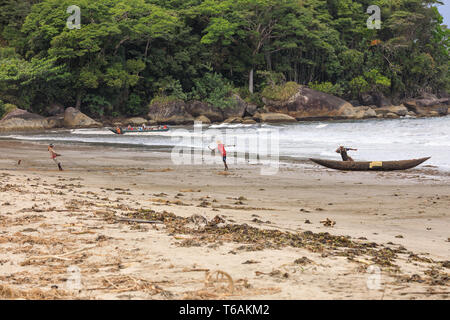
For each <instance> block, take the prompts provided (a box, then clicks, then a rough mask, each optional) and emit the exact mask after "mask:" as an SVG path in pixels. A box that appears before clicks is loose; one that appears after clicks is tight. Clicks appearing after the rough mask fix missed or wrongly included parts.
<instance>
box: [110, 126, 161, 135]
mask: <svg viewBox="0 0 450 320" xmlns="http://www.w3.org/2000/svg"><path fill="white" fill-rule="evenodd" d="M109 130H110V131H111V132H114V133H115V134H146V133H157V132H167V131H169V127H168V126H163V127H150V128H142V127H127V128H109Z"/></svg>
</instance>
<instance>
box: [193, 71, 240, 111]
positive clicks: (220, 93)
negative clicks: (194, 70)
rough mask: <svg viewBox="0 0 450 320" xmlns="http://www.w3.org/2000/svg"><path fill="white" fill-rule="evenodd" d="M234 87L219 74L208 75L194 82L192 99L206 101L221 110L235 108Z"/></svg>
mask: <svg viewBox="0 0 450 320" xmlns="http://www.w3.org/2000/svg"><path fill="white" fill-rule="evenodd" d="M233 89H234V88H233V85H232V84H231V83H230V82H228V81H227V80H226V79H224V78H223V77H222V76H221V75H220V74H218V73H206V74H205V76H204V77H202V78H199V79H195V80H194V88H193V89H192V92H191V94H190V97H191V99H193V100H201V101H206V102H208V103H210V104H212V105H213V106H216V107H219V108H221V109H226V108H229V107H233V106H234V105H235V104H236V102H235V101H234V100H233V99H232V97H231V95H232V93H233Z"/></svg>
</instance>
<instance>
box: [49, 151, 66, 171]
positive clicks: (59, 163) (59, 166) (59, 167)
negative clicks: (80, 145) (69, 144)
mask: <svg viewBox="0 0 450 320" xmlns="http://www.w3.org/2000/svg"><path fill="white" fill-rule="evenodd" d="M54 147H55V146H54V145H53V144H50V145H49V146H48V152H50V158H51V159H52V160H53V161H54V162H55V163H56V164H57V165H58V169H59V171H63V168H62V167H61V162H59V161H58V159H56V157H60V156H61V155H60V154H58V153H56V152H55V149H54Z"/></svg>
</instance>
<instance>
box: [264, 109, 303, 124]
mask: <svg viewBox="0 0 450 320" xmlns="http://www.w3.org/2000/svg"><path fill="white" fill-rule="evenodd" d="M259 118H260V120H261V122H269V123H279V122H297V120H296V119H295V118H294V117H291V116H290V115H287V114H283V113H275V112H269V113H260V114H259Z"/></svg>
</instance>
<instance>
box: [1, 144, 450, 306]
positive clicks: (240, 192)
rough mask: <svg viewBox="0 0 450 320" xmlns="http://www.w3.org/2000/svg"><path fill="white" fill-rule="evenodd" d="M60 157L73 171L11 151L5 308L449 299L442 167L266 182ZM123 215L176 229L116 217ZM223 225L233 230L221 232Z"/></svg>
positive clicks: (128, 161) (140, 162) (316, 172)
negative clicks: (18, 304) (12, 302)
mask: <svg viewBox="0 0 450 320" xmlns="http://www.w3.org/2000/svg"><path fill="white" fill-rule="evenodd" d="M57 151H58V152H59V153H62V154H63V157H62V158H61V161H62V163H63V167H64V168H65V169H66V171H64V172H59V171H57V170H55V169H56V166H55V164H54V163H53V162H52V161H51V160H50V159H49V156H48V153H47V150H46V146H45V145H43V144H31V143H21V142H12V141H2V142H0V152H1V155H2V156H1V158H0V298H38V299H44V298H49V299H55V298H63V299H75V298H81V299H448V298H449V296H450V292H449V291H450V287H449V272H448V271H449V267H450V266H449V261H448V260H450V242H449V241H450V239H449V237H450V216H449V213H450V212H449V211H450V177H449V176H448V175H444V174H440V173H438V172H436V171H435V170H434V169H432V168H427V167H425V168H423V167H422V169H416V170H409V171H406V172H393V173H368V172H362V173H344V172H337V171H332V170H326V169H323V168H319V167H318V166H313V165H309V166H308V165H306V166H292V165H286V166H284V165H283V166H282V167H281V168H280V171H279V172H278V174H276V175H274V176H263V175H260V174H259V172H260V171H259V170H260V167H259V166H257V165H242V166H240V167H239V168H236V167H235V166H233V165H232V164H230V168H231V170H230V172H229V174H227V175H225V174H223V172H222V171H221V170H222V167H221V166H220V165H218V166H210V165H193V166H176V165H174V164H172V162H171V161H170V155H169V154H167V153H166V154H165V153H156V152H147V151H145V152H144V151H139V150H126V149H118V148H106V147H89V146H75V145H73V146H69V145H66V146H57ZM19 159H21V160H22V163H21V164H20V165H18V164H17V161H18V160H19ZM150 209H151V210H154V212H150V211H145V210H150ZM143 212H147V214H148V215H147V216H144V214H143ZM149 212H150V214H149ZM171 213H173V214H174V215H171ZM193 215H199V216H201V217H196V218H192V219H191V220H190V221H188V220H183V219H182V217H186V218H187V217H192V216H193ZM125 216H126V217H128V218H130V217H133V218H138V219H145V218H148V217H165V218H166V219H165V220H164V223H162V221H158V222H160V223H158V224H146V223H129V222H120V221H117V218H119V217H125ZM216 216H219V217H220V218H222V219H223V220H224V221H225V222H223V221H218V222H219V224H217V225H216V224H211V223H210V221H211V220H213V218H214V217H216ZM202 217H205V218H206V219H207V223H208V224H209V226H206V225H205V221H202ZM327 218H328V219H330V220H331V221H333V222H335V224H334V225H333V226H325V225H324V224H323V223H321V221H324V220H326V219H327ZM219 220H220V219H219ZM216 222H217V221H216ZM307 222H309V223H307ZM227 225H228V227H226V226H227ZM231 225H234V227H230V226H231ZM254 228H258V229H254ZM190 230H192V232H191V231H190ZM260 230H278V231H279V232H278V233H276V231H267V233H264V234H263V233H262V232H261V231H260ZM307 231H311V232H312V233H311V232H307ZM305 232H306V233H305ZM260 233H261V234H260ZM320 233H328V234H322V235H320ZM332 235H336V236H337V235H341V236H349V237H351V239H346V238H343V237H333V236H332ZM258 237H260V238H258ZM286 239H287V240H286ZM299 239H300V240H299ZM370 265H375V266H378V267H379V268H380V270H381V277H380V279H381V280H380V287H379V289H377V287H373V286H371V284H375V285H376V283H377V278H376V277H377V276H376V275H374V274H370V273H368V271H367V268H368V267H369V266H370ZM68 268H69V269H68ZM77 268H78V269H77ZM68 270H69V271H68ZM70 270H75V273H70ZM76 270H80V272H81V285H80V286H78V285H77V284H76V282H73V281H76V280H71V279H77V278H76ZM217 270H219V271H220V272H219V273H214V272H215V271H217ZM369 270H372V269H371V267H370V268H369ZM222 272H223V273H222ZM218 275H219V276H218ZM228 276H229V278H228ZM216 278H217V279H216ZM68 279H69V281H68ZM373 279H374V280H373ZM222 280H223V281H222ZM73 283H75V285H73V286H72V287H70V286H68V284H73ZM368 284H369V285H368ZM368 287H371V288H372V289H369V288H368ZM74 288H75V289H77V290H73V289H74Z"/></svg>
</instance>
